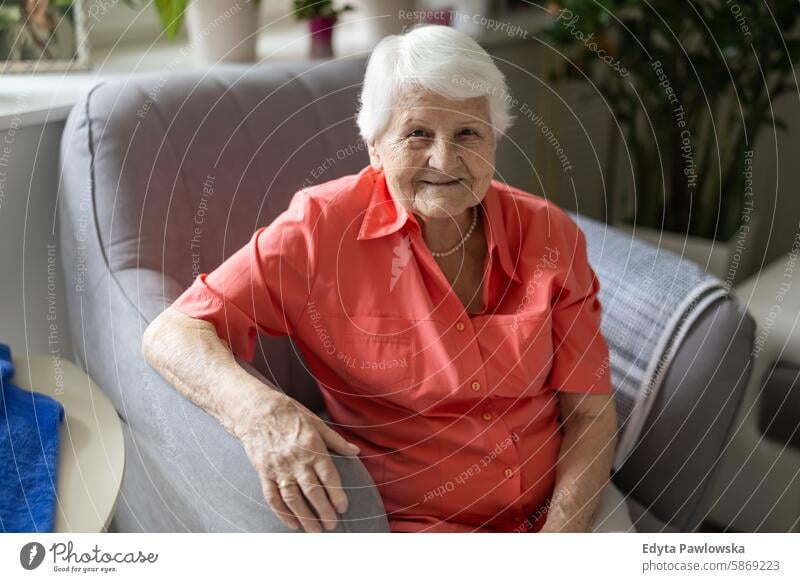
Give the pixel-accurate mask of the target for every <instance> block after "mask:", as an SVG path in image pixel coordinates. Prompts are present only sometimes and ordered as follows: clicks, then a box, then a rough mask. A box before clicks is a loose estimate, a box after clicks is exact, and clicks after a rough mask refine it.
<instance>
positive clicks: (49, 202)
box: [0, 122, 72, 360]
mask: <svg viewBox="0 0 800 582" xmlns="http://www.w3.org/2000/svg"><path fill="white" fill-rule="evenodd" d="M63 128H64V123H63V122H58V123H52V124H47V125H38V126H31V127H21V128H14V127H13V126H12V127H11V128H10V129H9V130H7V131H2V132H0V160H2V161H0V342H3V343H6V344H8V345H10V346H11V350H12V354H14V355H25V354H26V353H31V354H33V353H39V354H42V353H44V354H53V355H55V356H60V357H63V358H67V359H70V360H71V359H72V342H71V341H70V337H69V318H68V314H67V306H66V303H65V296H64V283H63V277H62V273H61V268H60V267H61V261H60V257H59V252H58V246H57V244H58V243H57V231H56V230H55V229H56V228H57V221H56V220H55V219H56V214H55V207H56V192H57V183H58V146H59V140H60V138H61V132H62V130H63Z"/></svg>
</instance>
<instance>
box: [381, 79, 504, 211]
mask: <svg viewBox="0 0 800 582" xmlns="http://www.w3.org/2000/svg"><path fill="white" fill-rule="evenodd" d="M368 145H369V154H370V163H371V164H372V166H373V167H374V168H376V169H381V168H382V169H383V171H384V175H385V176H386V183H387V185H388V187H389V191H390V193H391V194H392V197H393V198H394V199H395V200H396V201H397V202H398V203H399V204H401V205H402V206H404V207H405V208H406V209H408V210H409V211H411V212H413V213H415V214H418V215H421V216H422V217H423V219H424V218H447V217H452V216H457V215H459V214H461V213H463V212H465V211H467V210H468V209H469V208H470V207H472V206H475V205H476V204H478V203H480V202H481V200H483V197H484V196H485V195H486V191H487V190H488V188H489V183H490V182H491V180H492V177H493V176H494V165H495V149H496V139H495V136H494V132H493V131H492V127H491V124H490V121H489V104H488V100H487V98H486V97H474V98H471V99H466V100H461V101H453V100H450V99H448V98H446V97H443V96H441V95H438V94H436V93H433V92H431V91H427V90H423V89H413V90H408V91H406V92H405V93H404V94H403V95H401V96H400V97H399V98H398V99H397V100H396V103H395V109H394V112H393V114H392V117H391V120H390V122H389V124H388V126H387V128H386V129H385V130H384V132H383V134H382V135H380V136H379V137H378V138H377V140H375V141H374V142H373V143H370V144H368Z"/></svg>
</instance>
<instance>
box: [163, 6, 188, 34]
mask: <svg viewBox="0 0 800 582" xmlns="http://www.w3.org/2000/svg"><path fill="white" fill-rule="evenodd" d="M189 1H190V0H155V5H156V10H157V11H158V17H159V20H161V26H162V27H163V28H164V35H165V36H166V37H167V39H168V40H175V38H176V37H177V36H178V33H179V32H180V30H181V25H182V24H183V16H184V13H185V12H186V7H187V6H188V5H189Z"/></svg>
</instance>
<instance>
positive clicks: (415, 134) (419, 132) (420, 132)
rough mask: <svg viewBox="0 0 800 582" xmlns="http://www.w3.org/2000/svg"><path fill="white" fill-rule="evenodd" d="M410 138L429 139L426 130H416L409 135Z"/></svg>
mask: <svg viewBox="0 0 800 582" xmlns="http://www.w3.org/2000/svg"><path fill="white" fill-rule="evenodd" d="M408 137H427V136H426V135H425V130H424V129H415V130H414V131H412V132H411V133H409V134H408Z"/></svg>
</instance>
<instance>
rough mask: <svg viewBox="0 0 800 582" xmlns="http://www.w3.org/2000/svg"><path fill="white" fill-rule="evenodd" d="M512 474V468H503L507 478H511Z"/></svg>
mask: <svg viewBox="0 0 800 582" xmlns="http://www.w3.org/2000/svg"><path fill="white" fill-rule="evenodd" d="M513 475H514V471H513V470H512V469H506V470H505V476H506V477H508V478H509V479H510V478H511V477H512V476H513Z"/></svg>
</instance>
